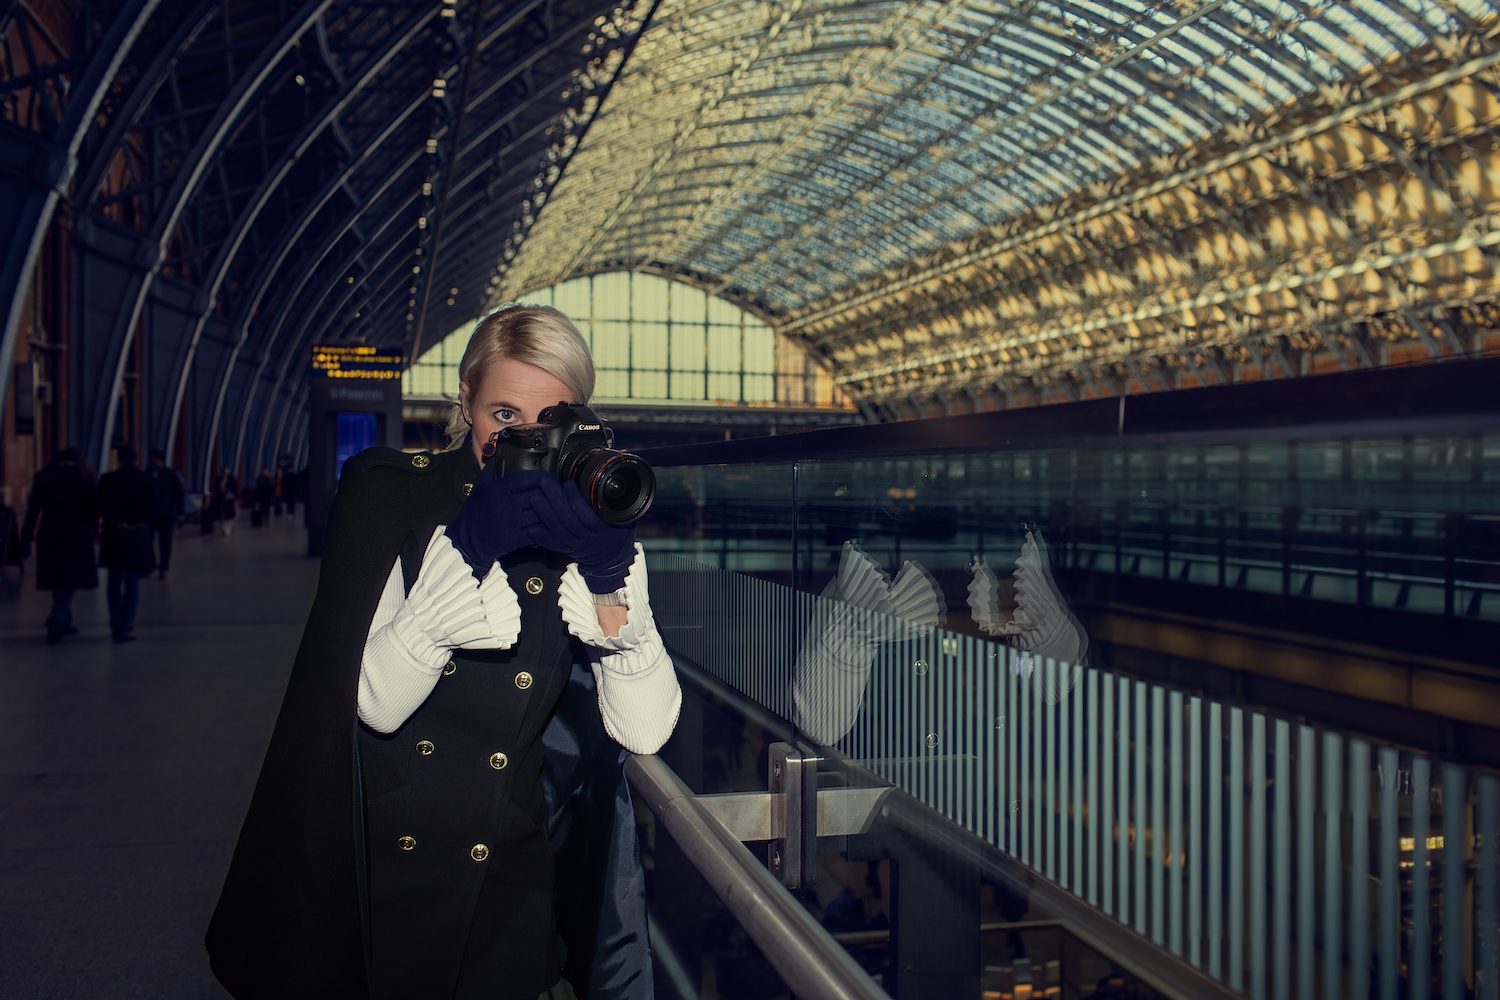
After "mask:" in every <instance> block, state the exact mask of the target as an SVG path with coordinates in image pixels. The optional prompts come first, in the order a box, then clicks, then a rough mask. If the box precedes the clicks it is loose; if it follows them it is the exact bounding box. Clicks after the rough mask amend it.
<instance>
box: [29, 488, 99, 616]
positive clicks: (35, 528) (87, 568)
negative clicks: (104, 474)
mask: <svg viewBox="0 0 1500 1000" xmlns="http://www.w3.org/2000/svg"><path fill="white" fill-rule="evenodd" d="M98 526H99V495H98V493H97V491H96V490H95V489H94V482H93V479H92V478H91V476H90V475H89V473H88V472H87V471H85V469H84V468H83V466H81V465H79V464H77V463H76V462H54V463H52V464H51V465H49V466H47V467H46V468H45V469H43V470H42V471H41V472H38V473H37V474H36V480H35V481H34V482H33V483H32V486H31V496H30V498H29V499H28V500H27V502H26V524H25V527H24V528H23V530H22V533H21V545H22V547H23V548H30V547H31V543H32V541H33V539H34V540H35V541H36V585H37V589H38V590H92V589H93V588H95V587H97V586H99V571H98V570H97V569H95V568H94V566H95V564H94V530H95V529H96V528H97V527H98Z"/></svg>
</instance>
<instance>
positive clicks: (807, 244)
mask: <svg viewBox="0 0 1500 1000" xmlns="http://www.w3.org/2000/svg"><path fill="white" fill-rule="evenodd" d="M1494 14H1495V11H1494V9H1493V8H1492V7H1491V6H1489V5H1488V4H1486V3H1484V2H1482V0H1407V2H1404V3H1403V2H1402V0H1354V2H1340V3H1330V2H1321V0H1320V2H1311V3H1309V2H1303V0H1207V2H1204V0H1176V2H1157V3H1150V4H1144V3H1140V2H1136V0H1132V2H1109V0H1085V2H1073V3H1066V4H1059V3H1053V2H1047V0H1043V2H1033V0H1021V2H1009V3H1002V2H989V0H950V2H947V3H933V2H895V0H883V2H861V0H855V2H835V0H826V2H816V0H814V2H798V0H791V2H786V3H778V4H769V3H760V2H745V0H662V3H661V5H660V7H659V8H658V9H657V12H656V14H655V17H654V19H653V21H652V22H651V24H650V25H649V27H648V28H647V29H646V31H645V33H644V34H643V36H642V38H641V41H640V43H639V45H638V47H637V49H636V51H635V53H634V55H633V56H632V59H631V61H630V62H629V64H628V65H627V66H626V69H625V72H624V74H623V76H622V77H621V78H620V80H619V81H618V83H617V84H616V86H615V87H614V89H613V91H612V92H611V93H610V95H609V97H608V99H607V102H606V105H605V107H604V109H603V110H602V112H601V114H600V115H599V117H598V119H597V120H596V121H595V122H594V124H593V126H592V128H591V130H590V132H589V133H588V135H587V136H586V137H585V139H584V140H583V143H582V145H581V146H580V148H579V150H578V152H577V153H576V154H575V155H574V158H573V160H572V162H571V164H570V166H569V169H568V171H567V172H566V174H565V175H564V176H563V178H562V180H561V182H560V183H559V184H558V186H557V188H556V190H555V192H554V193H553V195H552V197H551V199H550V201H549V204H548V206H547V209H546V211H545V212H544V213H543V215H542V216H541V217H540V219H539V221H538V223H537V225H536V226H535V227H534V228H533V229H532V231H531V233H530V235H529V237H528V239H527V240H526V242H525V243H524V244H523V245H522V246H520V247H519V253H516V254H515V259H514V260H513V261H511V262H510V264H509V265H508V266H507V270H506V272H505V279H504V282H503V285H502V288H503V290H504V292H505V294H507V295H514V294H517V293H522V292H525V291H527V290H529V289H532V288H536V287H541V286H544V285H550V284H553V283H556V282H557V281H560V280H563V279H565V278H567V277H570V276H574V275H578V274H582V273H588V272H590V271H594V270H600V269H607V268H619V267H622V266H625V267H636V268H663V269H674V268H675V269H683V270H686V271H691V272H695V273H697V274H700V275H708V276H710V279H711V280H712V282H713V287H714V288H715V289H716V290H718V291H720V292H725V293H728V294H731V295H736V296H739V297H741V298H743V299H744V300H745V301H747V302H750V303H753V304H755V305H756V306H757V307H758V308H759V309H761V310H762V311H764V312H765V313H766V314H768V315H771V316H776V315H779V314H785V313H789V312H794V311H796V310H799V309H802V308H804V307H810V306H812V305H813V304H815V303H817V302H818V301H819V300H822V299H824V298H826V297H828V296H831V295H833V294H835V293H837V292H838V291H839V290H840V289H844V288H847V287H848V286H850V285H852V284H853V283H855V282H859V281H861V280H862V279H869V278H872V277H875V276H876V275H878V274H880V273H882V272H884V271H887V270H889V269H893V268H896V267H898V266H900V265H902V264H903V263H905V262H908V261H910V260H912V259H913V258H915V257H918V256H921V255H924V254H930V253H932V252H934V251H937V250H939V249H940V248H944V247H950V246H952V245H954V244H955V243H961V242H962V241H963V240H965V239H969V238H973V237H975V236H977V235H980V234H982V233H984V232H986V231H987V230H990V231H993V228H994V227H996V226H1001V225H1003V224H1004V223H1005V222H1006V221H1007V220H1008V219H1011V218H1013V217H1015V216H1017V215H1019V214H1022V213H1026V212H1029V211H1034V210H1036V209H1037V208H1038V207H1039V206H1044V205H1046V204H1048V203H1051V202H1054V201H1057V200H1058V199H1060V198H1062V197H1065V196H1067V195H1068V194H1070V193H1074V192H1077V191H1080V190H1087V189H1089V188H1090V187H1091V186H1097V187H1098V188H1099V189H1100V191H1101V193H1102V191H1103V188H1104V186H1105V185H1107V183H1108V182H1109V180H1110V179H1112V178H1115V177H1117V176H1119V175H1121V174H1122V173H1124V172H1126V171H1130V170H1133V169H1138V168H1140V167H1141V166H1143V165H1144V166H1150V165H1151V164H1152V163H1153V162H1154V161H1155V160H1157V159H1161V160H1163V161H1165V159H1166V158H1167V157H1169V156H1170V155H1171V154H1173V153H1174V152H1178V151H1181V150H1182V149H1184V148H1186V147H1189V146H1192V145H1193V144H1195V143H1199V142H1202V141H1203V140H1206V139H1208V138H1210V137H1213V136H1227V137H1228V138H1229V139H1230V140H1233V138H1234V135H1235V129H1236V128H1237V127H1239V128H1243V125H1244V123H1245V122H1246V121H1249V120H1251V119H1256V120H1258V121H1261V122H1264V121H1265V120H1266V119H1267V117H1268V116H1272V117H1274V115H1275V113H1276V110H1277V109H1278V108H1281V107H1284V106H1287V105H1289V104H1291V103H1293V102H1295V101H1297V100H1298V99H1299V98H1301V97H1304V96H1306V95H1308V94H1310V93H1312V94H1315V93H1316V92H1318V91H1319V90H1320V89H1328V88H1330V87H1332V86H1334V85H1335V84H1337V83H1338V82H1339V81H1341V80H1345V79H1349V78H1352V77H1357V76H1360V75H1364V76H1368V74H1369V73H1370V72H1371V71H1372V70H1373V69H1375V68H1377V67H1379V66H1380V65H1382V64H1383V63H1384V62H1385V61H1387V60H1390V59H1393V58H1395V57H1398V56H1400V55H1402V54H1403V53H1406V52H1408V51H1410V50H1412V49H1414V48H1417V47H1420V46H1423V45H1426V44H1428V43H1430V42H1433V41H1434V40H1438V41H1442V40H1444V39H1451V38H1452V37H1453V36H1454V35H1455V34H1456V33H1458V32H1461V31H1462V30H1464V28H1465V27H1466V26H1468V25H1472V24H1476V23H1479V22H1482V21H1486V20H1489V19H1491V18H1493V17H1494ZM514 249H515V248H513V250H514Z"/></svg>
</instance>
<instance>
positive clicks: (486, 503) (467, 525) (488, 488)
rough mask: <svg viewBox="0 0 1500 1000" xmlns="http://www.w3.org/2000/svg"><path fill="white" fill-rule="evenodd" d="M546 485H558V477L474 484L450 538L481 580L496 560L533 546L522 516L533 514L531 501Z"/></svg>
mask: <svg viewBox="0 0 1500 1000" xmlns="http://www.w3.org/2000/svg"><path fill="white" fill-rule="evenodd" d="M544 482H551V483H554V484H555V483H556V482H557V477H556V476H554V475H552V474H551V473H548V472H540V471H537V470H535V469H531V470H528V471H526V472H513V473H511V474H510V475H508V476H501V477H500V478H499V479H489V478H482V479H480V480H479V482H477V483H475V484H474V490H473V492H472V493H470V494H469V499H468V500H467V501H466V502H465V503H464V509H463V510H461V511H459V512H458V516H457V517H455V518H454V519H453V523H452V524H450V525H448V530H447V534H448V540H449V541H451V542H452V543H453V547H454V548H455V549H457V550H458V554H459V555H461V556H463V557H464V562H466V563H468V564H469V568H470V569H472V570H473V571H474V575H475V576H476V577H477V578H478V579H480V580H483V579H484V575H485V574H486V573H488V572H489V571H490V567H491V566H493V565H494V564H495V560H497V559H500V558H501V557H503V556H508V555H510V554H511V553H512V552H514V551H515V550H516V549H523V548H525V547H526V546H528V545H531V544H533V543H532V541H531V539H530V538H528V537H527V535H526V530H525V526H524V524H523V523H522V519H521V518H520V517H519V515H520V514H521V513H522V512H524V511H529V510H530V508H531V501H530V497H531V496H532V494H534V493H535V492H536V491H537V490H538V488H540V486H541V484H542V483H544Z"/></svg>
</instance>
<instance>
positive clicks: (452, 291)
mask: <svg viewBox="0 0 1500 1000" xmlns="http://www.w3.org/2000/svg"><path fill="white" fill-rule="evenodd" d="M448 294H449V295H457V294H458V289H457V288H450V289H448Z"/></svg>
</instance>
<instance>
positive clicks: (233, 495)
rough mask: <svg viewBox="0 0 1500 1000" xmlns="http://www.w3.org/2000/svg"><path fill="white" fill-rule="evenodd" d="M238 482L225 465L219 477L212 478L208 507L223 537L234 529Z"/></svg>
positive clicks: (226, 536)
mask: <svg viewBox="0 0 1500 1000" xmlns="http://www.w3.org/2000/svg"><path fill="white" fill-rule="evenodd" d="M239 496H240V482H239V480H238V479H236V478H235V477H234V475H233V474H231V473H230V471H229V467H228V466H225V467H224V468H223V470H221V471H220V472H219V477H218V478H217V479H215V480H214V488H213V498H212V500H211V502H210V503H209V507H210V508H211V509H212V510H213V519H214V520H215V521H217V522H218V525H219V534H221V535H223V536H224V537H225V538H228V537H229V534H230V532H232V531H233V530H234V516H235V507H234V505H235V502H236V501H237V500H239Z"/></svg>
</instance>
